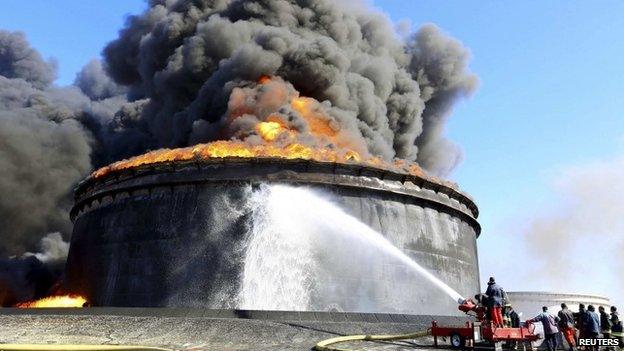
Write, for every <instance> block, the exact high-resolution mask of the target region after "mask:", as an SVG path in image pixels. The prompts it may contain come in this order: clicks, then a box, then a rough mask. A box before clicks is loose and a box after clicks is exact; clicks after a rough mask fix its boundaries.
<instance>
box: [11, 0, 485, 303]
mask: <svg viewBox="0 0 624 351" xmlns="http://www.w3.org/2000/svg"><path fill="white" fill-rule="evenodd" d="M103 54H104V62H100V61H97V60H95V61H91V62H89V63H88V64H87V65H86V66H85V67H84V69H83V70H82V71H81V72H80V73H79V74H78V75H77V77H76V81H75V84H74V85H73V86H69V87H56V86H54V85H53V84H52V82H53V80H54V78H55V72H56V70H55V65H54V63H53V62H47V61H45V60H43V59H42V58H41V55H39V53H37V52H36V51H35V50H33V49H32V48H31V47H30V45H29V44H28V43H27V41H26V40H25V38H24V35H23V34H21V33H13V32H6V31H0V193H1V194H2V196H1V197H0V237H1V238H2V241H3V245H2V246H0V257H10V258H7V259H3V260H1V261H0V297H3V298H2V299H0V303H5V304H6V303H7V302H6V301H17V300H20V299H23V298H30V297H32V296H35V295H37V294H38V291H41V290H45V288H43V287H42V286H47V285H49V284H47V285H46V284H43V285H42V286H35V285H36V284H35V285H33V284H32V279H33V278H32V277H33V274H31V273H30V272H34V271H37V272H40V273H41V272H43V273H41V274H43V275H46V274H48V273H49V272H52V273H50V274H52V276H54V277H55V278H58V274H57V273H58V272H57V270H54V269H48V268H49V267H51V266H50V262H52V261H48V262H45V260H43V257H45V256H41V254H39V255H32V254H28V252H30V251H35V250H37V249H42V250H44V251H45V250H48V251H49V247H48V248H47V249H46V248H45V247H44V248H42V247H38V245H40V246H41V245H43V246H45V245H48V246H49V245H52V246H54V245H55V244H54V243H56V244H57V246H59V247H63V245H62V244H63V243H64V241H63V240H62V238H63V236H64V237H65V239H67V237H68V236H69V234H70V233H71V222H70V220H69V218H68V210H69V208H70V206H71V190H72V188H73V187H74V186H75V185H76V183H77V182H78V181H79V180H80V179H82V178H83V177H84V176H85V175H87V174H88V173H89V172H90V171H92V170H93V168H94V167H99V166H102V165H104V164H106V163H110V162H112V161H116V160H119V159H121V158H125V157H129V156H134V155H137V154H140V153H143V152H145V151H146V150H150V149H157V148H162V147H179V146H187V145H191V144H195V143H198V142H206V141H212V140H215V139H219V138H223V137H230V136H229V135H224V132H223V128H222V127H223V122H224V116H225V113H226V110H227V108H228V102H229V100H230V94H231V92H232V91H233V89H234V88H237V87H240V88H246V87H254V86H255V84H256V82H257V80H258V79H259V78H260V77H261V76H264V75H266V76H276V77H280V78H281V79H282V80H283V81H285V82H288V83H290V84H291V85H292V87H294V89H296V90H297V91H298V92H299V93H300V94H301V95H302V96H308V97H312V98H315V99H316V100H318V101H320V102H322V103H323V106H325V107H326V108H327V110H328V111H330V112H329V113H330V114H331V117H332V118H333V120H335V121H337V122H338V128H339V129H340V130H339V133H340V135H347V136H348V137H349V138H353V140H357V141H359V142H360V144H361V145H364V146H365V147H366V148H367V149H368V152H370V153H371V154H373V155H376V156H380V157H382V158H385V159H387V160H391V159H393V158H403V159H407V160H412V161H416V162H418V163H419V164H421V165H422V166H423V167H424V168H425V169H427V170H428V171H430V172H432V173H435V174H437V175H444V174H447V173H448V172H450V171H451V170H452V169H453V167H454V166H455V165H456V164H457V163H458V161H459V160H460V159H461V152H460V150H459V148H458V147H457V146H455V144H453V143H452V142H450V141H449V140H447V139H446V138H445V137H444V135H443V133H444V125H445V122H446V119H447V118H448V116H449V114H450V112H451V110H452V107H453V104H454V102H455V101H456V100H457V99H458V98H459V97H462V96H467V95H470V94H471V93H472V92H473V90H474V88H475V86H476V81H477V79H476V77H475V76H474V75H473V74H471V73H470V72H469V71H468V69H467V61H468V56H469V55H468V53H467V50H466V49H465V48H464V47H463V46H462V45H461V44H460V43H459V42H457V41H456V40H454V39H452V38H449V37H447V36H446V35H444V34H442V33H441V32H440V31H439V30H438V29H437V28H436V27H435V26H433V25H426V26H424V27H422V28H421V29H420V30H419V31H418V32H417V33H415V34H414V35H412V36H410V37H409V39H408V40H407V41H406V40H403V39H400V38H399V36H398V35H397V34H396V33H395V31H394V30H393V29H392V25H391V23H390V22H389V21H388V20H387V19H386V18H385V17H384V16H383V15H381V14H378V13H374V12H371V11H369V10H367V9H364V8H362V7H359V8H354V7H353V6H350V7H347V6H344V4H343V3H340V4H336V3H334V2H333V1H330V0H307V1H306V0H298V1H294V0H293V1H286V0H271V1H227V0H203V1H190V0H178V1H175V0H166V1H165V0H151V1H149V7H148V9H147V10H146V11H145V12H144V13H143V14H141V15H138V16H131V17H129V18H128V19H127V23H126V25H125V27H124V28H123V29H122V30H121V31H120V34H119V38H118V39H116V40H114V41H113V42H111V43H110V44H108V45H107V46H106V47H105V48H104V51H103ZM54 232H59V233H62V234H48V233H54ZM49 235H53V237H54V240H52V241H50V240H48V239H49V238H51V237H50V236H49ZM42 238H44V240H43V241H42ZM46 238H47V239H46ZM57 239H58V240H57ZM46 240H47V241H46ZM46 242H47V244H46ZM52 251H55V250H52ZM56 252H64V251H63V250H60V251H59V250H56ZM59 260H60V261H62V258H57V259H56V260H55V262H58V261H59ZM40 268H42V269H43V271H42V270H41V269H40ZM54 272H57V273H54ZM55 274H56V275H55ZM43 275H36V274H35V276H37V277H40V279H39V278H37V279H38V280H37V279H35V281H48V279H47V278H45V279H44V278H41V277H43ZM46 276H47V275H46ZM49 280H50V281H52V280H54V279H49ZM48 288H49V286H48ZM4 297H6V298H4ZM3 301H4V302H3Z"/></svg>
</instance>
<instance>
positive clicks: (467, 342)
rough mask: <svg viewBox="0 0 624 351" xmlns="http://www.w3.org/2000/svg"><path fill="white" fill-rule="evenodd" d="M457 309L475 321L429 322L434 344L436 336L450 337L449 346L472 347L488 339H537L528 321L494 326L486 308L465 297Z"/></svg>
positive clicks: (436, 339)
mask: <svg viewBox="0 0 624 351" xmlns="http://www.w3.org/2000/svg"><path fill="white" fill-rule="evenodd" d="M458 308H459V310H460V311H462V312H464V313H466V314H468V315H471V316H474V317H475V318H476V319H477V322H466V324H465V325H464V326H460V327H457V326H439V325H438V323H437V322H436V321H433V322H432V323H431V330H430V332H431V335H432V336H433V342H434V345H435V346H438V337H444V338H447V337H448V338H450V342H451V346H453V347H455V348H461V347H474V345H475V343H476V342H480V341H488V342H491V343H499V342H503V341H506V342H510V341H515V342H520V343H525V342H532V341H536V340H538V339H539V335H537V334H534V331H535V326H534V325H533V324H532V323H530V322H525V326H521V327H519V328H502V327H496V326H494V324H493V323H492V321H490V320H489V316H488V313H487V311H486V308H485V307H483V306H480V305H477V304H476V303H475V302H474V301H473V300H471V299H467V300H465V301H463V302H462V303H461V304H460V305H459V306H458Z"/></svg>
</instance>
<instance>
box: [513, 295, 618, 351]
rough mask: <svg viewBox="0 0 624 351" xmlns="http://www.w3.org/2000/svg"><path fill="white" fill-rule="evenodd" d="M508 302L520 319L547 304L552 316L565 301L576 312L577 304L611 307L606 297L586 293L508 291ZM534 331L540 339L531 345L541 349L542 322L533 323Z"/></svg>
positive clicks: (538, 311)
mask: <svg viewBox="0 0 624 351" xmlns="http://www.w3.org/2000/svg"><path fill="white" fill-rule="evenodd" d="M507 297H508V299H509V302H510V303H511V305H512V306H513V308H514V310H516V312H517V313H518V314H520V320H522V321H525V320H527V319H531V318H533V317H535V316H537V315H538V314H540V313H541V312H542V307H543V306H547V307H548V312H549V313H550V314H552V315H553V316H556V315H557V312H559V310H561V304H562V303H564V302H565V304H566V305H568V308H569V309H570V310H571V311H572V312H578V307H579V304H581V303H582V304H584V305H585V307H587V306H589V305H593V306H594V307H595V308H596V312H598V306H604V307H605V309H607V311H608V310H609V308H610V307H611V305H610V301H609V298H608V297H604V296H598V295H587V294H568V293H555V292H543V291H510V292H507ZM535 333H537V334H541V335H542V339H540V340H538V341H536V342H535V343H534V344H533V345H534V346H536V347H538V348H540V349H542V348H544V347H543V345H542V342H543V341H544V339H543V336H544V328H543V327H542V323H535ZM562 342H563V340H562V339H561V335H559V337H558V344H559V347H560V348H561V345H562Z"/></svg>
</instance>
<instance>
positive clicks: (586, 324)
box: [583, 305, 600, 351]
mask: <svg viewBox="0 0 624 351" xmlns="http://www.w3.org/2000/svg"><path fill="white" fill-rule="evenodd" d="M584 317H585V318H584V319H583V328H584V333H583V334H584V335H585V338H588V339H597V338H598V335H600V316H598V314H597V313H596V309H595V308H594V306H592V305H589V306H587V312H585V316H584ZM598 349H599V348H598V345H595V346H591V347H590V350H596V351H598Z"/></svg>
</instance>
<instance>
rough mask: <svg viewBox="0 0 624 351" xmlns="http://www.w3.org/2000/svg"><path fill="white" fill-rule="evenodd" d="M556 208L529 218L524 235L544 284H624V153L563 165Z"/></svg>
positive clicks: (600, 290)
mask: <svg viewBox="0 0 624 351" xmlns="http://www.w3.org/2000/svg"><path fill="white" fill-rule="evenodd" d="M553 187H554V189H555V191H556V198H555V199H554V201H553V204H556V205H555V206H553V207H554V208H552V209H548V210H543V211H539V212H538V214H537V215H535V216H534V217H533V218H530V219H529V220H528V221H527V226H526V227H525V228H523V231H522V233H521V234H522V235H523V238H524V239H525V242H526V247H527V248H528V249H529V251H530V253H531V257H532V258H533V259H534V260H535V261H537V263H538V270H537V271H534V272H530V277H531V278H530V280H528V281H529V282H531V283H533V284H537V285H539V286H536V287H538V288H540V290H548V289H550V290H555V291H561V290H568V291H572V292H586V293H594V294H600V295H605V296H608V297H611V298H612V299H615V300H616V301H618V299H619V302H620V303H623V302H624V301H622V300H621V298H622V294H621V292H620V291H621V289H624V280H623V279H622V271H623V270H624V255H622V253H623V251H624V250H623V249H624V235H623V233H624V157H620V158H616V159H612V160H606V161H600V162H594V163H588V164H585V165H582V166H577V167H570V168H567V169H563V170H561V171H560V172H559V173H558V174H557V176H556V181H555V182H554V184H553Z"/></svg>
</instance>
